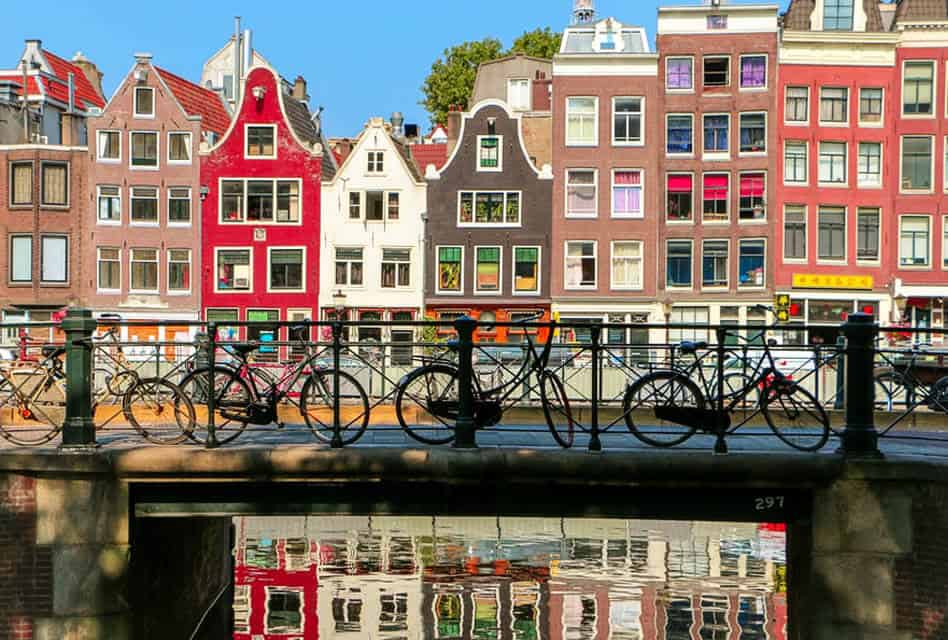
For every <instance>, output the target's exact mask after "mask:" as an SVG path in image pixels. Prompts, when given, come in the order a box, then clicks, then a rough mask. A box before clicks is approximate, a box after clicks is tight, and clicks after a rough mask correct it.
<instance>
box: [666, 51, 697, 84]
mask: <svg viewBox="0 0 948 640" xmlns="http://www.w3.org/2000/svg"><path fill="white" fill-rule="evenodd" d="M670 60H690V61H691V88H690V89H671V88H669V86H668V63H669V61H670ZM694 92H695V57H694V56H668V57H666V58H665V93H694Z"/></svg>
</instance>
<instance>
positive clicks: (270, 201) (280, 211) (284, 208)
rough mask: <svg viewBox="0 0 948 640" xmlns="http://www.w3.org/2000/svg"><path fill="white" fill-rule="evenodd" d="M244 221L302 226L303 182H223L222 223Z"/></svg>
mask: <svg viewBox="0 0 948 640" xmlns="http://www.w3.org/2000/svg"><path fill="white" fill-rule="evenodd" d="M245 190H246V193H245ZM244 221H247V222H253V223H256V224H260V223H264V224H269V223H276V224H297V223H299V221H300V180H222V181H221V222H244Z"/></svg>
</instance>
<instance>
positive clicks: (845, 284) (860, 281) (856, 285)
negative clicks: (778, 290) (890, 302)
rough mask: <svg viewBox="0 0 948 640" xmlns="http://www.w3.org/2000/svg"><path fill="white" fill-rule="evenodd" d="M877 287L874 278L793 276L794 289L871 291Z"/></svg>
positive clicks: (823, 275) (799, 274)
mask: <svg viewBox="0 0 948 640" xmlns="http://www.w3.org/2000/svg"><path fill="white" fill-rule="evenodd" d="M874 285H875V280H874V279H873V277H872V276H836V275H825V274H817V273H795V274H793V288H794V289H847V290H867V291H871V290H872V287H873V286H874Z"/></svg>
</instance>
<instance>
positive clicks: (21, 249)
mask: <svg viewBox="0 0 948 640" xmlns="http://www.w3.org/2000/svg"><path fill="white" fill-rule="evenodd" d="M32 281H33V236H29V235H13V236H10V282H11V283H14V284H16V283H21V282H24V283H25V282H32Z"/></svg>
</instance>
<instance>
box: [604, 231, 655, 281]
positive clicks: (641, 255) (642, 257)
mask: <svg viewBox="0 0 948 640" xmlns="http://www.w3.org/2000/svg"><path fill="white" fill-rule="evenodd" d="M617 244H637V245H639V268H638V271H639V286H637V287H636V286H634V285H622V284H618V283H616V281H615V277H614V276H615V271H614V270H613V267H614V263H615V259H616V245H617ZM598 268H599V265H598V263H597V264H596V269H597V271H598ZM609 289H610V290H611V291H642V290H643V289H645V243H644V242H643V241H642V240H635V239H629V240H612V241H611V242H610V243H609Z"/></svg>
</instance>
